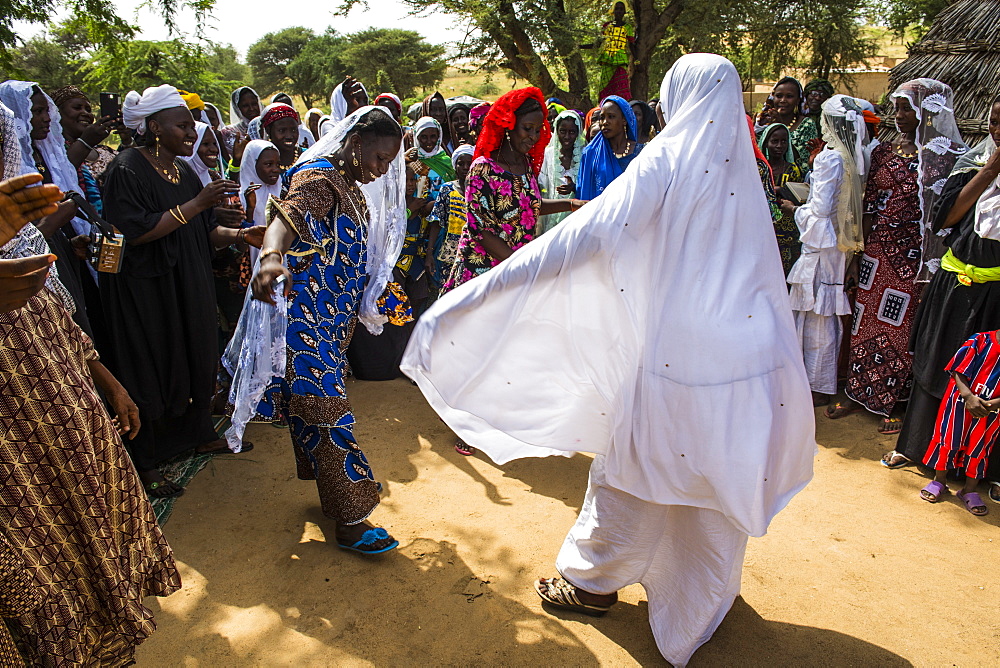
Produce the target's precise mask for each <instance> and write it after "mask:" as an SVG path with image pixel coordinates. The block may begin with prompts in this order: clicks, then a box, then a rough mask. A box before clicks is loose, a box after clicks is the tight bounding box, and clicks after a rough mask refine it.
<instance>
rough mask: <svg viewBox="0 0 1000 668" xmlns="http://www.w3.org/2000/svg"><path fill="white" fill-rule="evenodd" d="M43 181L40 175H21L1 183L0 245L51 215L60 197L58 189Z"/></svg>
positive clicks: (60, 193)
mask: <svg viewBox="0 0 1000 668" xmlns="http://www.w3.org/2000/svg"><path fill="white" fill-rule="evenodd" d="M41 182H42V175H41V174H22V175H21V176H16V177H14V178H12V179H7V180H6V181H2V182H0V245H3V244H5V243H7V242H8V241H10V240H11V239H13V238H14V235H16V234H17V233H18V232H20V231H21V228H22V227H24V226H25V225H27V224H28V223H30V222H31V221H33V220H38V219H39V218H42V217H44V216H48V215H50V214H53V213H55V212H56V210H57V209H58V206H57V204H56V203H57V202H58V201H59V200H60V199H61V198H62V192H61V191H60V190H59V186H55V185H52V184H47V185H43V186H38V187H35V188H31V187H29V186H31V185H34V184H36V183H41Z"/></svg>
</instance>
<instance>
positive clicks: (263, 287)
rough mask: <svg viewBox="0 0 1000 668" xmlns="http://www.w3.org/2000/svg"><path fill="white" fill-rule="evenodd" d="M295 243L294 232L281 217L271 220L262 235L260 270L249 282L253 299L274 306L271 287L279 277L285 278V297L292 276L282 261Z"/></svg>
mask: <svg viewBox="0 0 1000 668" xmlns="http://www.w3.org/2000/svg"><path fill="white" fill-rule="evenodd" d="M293 241H295V230H293V229H292V228H291V226H290V225H289V224H288V223H287V222H286V221H285V219H284V218H282V217H281V216H275V217H274V218H272V219H271V224H270V225H268V226H267V231H266V232H265V233H264V243H263V244H262V246H261V255H260V269H258V270H257V273H256V274H255V275H254V277H253V280H252V281H251V282H250V288H251V290H252V291H253V297H254V299H259V300H260V301H262V302H267V303H268V304H271V305H272V306H275V303H274V296H273V295H272V294H271V293H272V287H271V286H272V285H273V283H274V281H275V280H277V279H278V277H279V276H284V277H285V288H284V294H285V296H286V297H287V296H288V291H289V290H291V287H292V274H291V272H289V271H288V269H286V268H285V267H284V266H283V264H282V260H283V259H284V256H285V253H286V252H288V249H289V248H290V247H291V245H292V242H293Z"/></svg>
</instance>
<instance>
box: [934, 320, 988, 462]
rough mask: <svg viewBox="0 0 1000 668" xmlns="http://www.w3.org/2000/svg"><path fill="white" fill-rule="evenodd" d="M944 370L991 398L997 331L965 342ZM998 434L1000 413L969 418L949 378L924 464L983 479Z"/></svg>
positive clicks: (981, 394) (956, 388)
mask: <svg viewBox="0 0 1000 668" xmlns="http://www.w3.org/2000/svg"><path fill="white" fill-rule="evenodd" d="M946 371H954V372H956V373H960V374H962V375H963V376H965V378H966V380H967V381H968V385H969V389H970V390H972V391H973V392H974V393H975V394H977V395H978V396H980V397H982V398H984V399H990V398H993V397H994V395H995V392H996V389H997V385H998V384H1000V340H998V339H997V332H996V331H992V332H982V333H980V334H976V335H975V336H973V337H972V338H971V339H969V340H968V341H966V342H965V343H964V344H963V345H962V347H961V348H959V349H958V352H957V353H955V356H954V357H953V358H952V359H951V362H949V363H948V366H947V367H946ZM998 431H1000V414H997V413H990V414H989V415H987V416H986V417H984V418H974V417H972V415H971V414H970V413H969V412H968V411H966V410H965V400H964V399H962V397H961V395H960V394H959V392H958V386H957V385H956V384H955V379H954V378H952V379H951V380H950V381H949V382H948V389H947V390H946V391H945V394H944V398H943V399H942V400H941V407H940V408H939V409H938V416H937V425H936V426H935V428H934V436H933V437H932V438H931V443H930V446H929V447H928V448H927V454H925V455H924V464H926V465H927V466H929V467H931V468H933V469H934V470H936V471H944V470H951V469H961V468H964V469H965V475H967V476H968V477H970V478H977V479H981V478H984V477H985V476H986V467H987V465H988V464H989V456H990V450H992V449H993V443H994V441H996V438H997V432H998Z"/></svg>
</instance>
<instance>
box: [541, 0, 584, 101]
mask: <svg viewBox="0 0 1000 668" xmlns="http://www.w3.org/2000/svg"><path fill="white" fill-rule="evenodd" d="M549 16H551V17H552V18H551V20H550V21H549V26H548V27H549V34H550V35H551V37H552V44H553V46H554V47H555V50H556V53H558V54H559V58H560V59H561V60H562V62H563V66H564V67H565V68H566V77H567V79H568V81H569V91H562V90H560V91H557V92H556V95H557V97H559V99H560V100H562V102H563V104H564V105H565V106H566V107H568V108H570V109H590V108H591V107H592V106H593V105H592V104H591V98H590V80H589V78H588V76H587V64H586V63H585V62H584V61H583V56H582V55H580V47H579V45H578V44H577V35H576V32H575V31H574V30H573V29H572V28H573V26H572V22H571V20H570V18H569V16H568V15H567V14H566V5H565V2H564V0H552V1H551V2H550V3H549Z"/></svg>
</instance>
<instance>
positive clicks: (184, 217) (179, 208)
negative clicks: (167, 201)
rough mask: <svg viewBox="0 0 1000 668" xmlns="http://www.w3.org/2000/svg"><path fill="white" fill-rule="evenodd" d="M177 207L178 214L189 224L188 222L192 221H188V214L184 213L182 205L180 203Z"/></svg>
mask: <svg viewBox="0 0 1000 668" xmlns="http://www.w3.org/2000/svg"><path fill="white" fill-rule="evenodd" d="M176 208H177V215H178V216H180V217H181V220H183V221H184V224H185V225H187V224H188V222H190V221H188V219H187V216H185V215H184V212H183V211H182V210H181V207H180V205H179V204H178V205H177V207H176Z"/></svg>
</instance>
